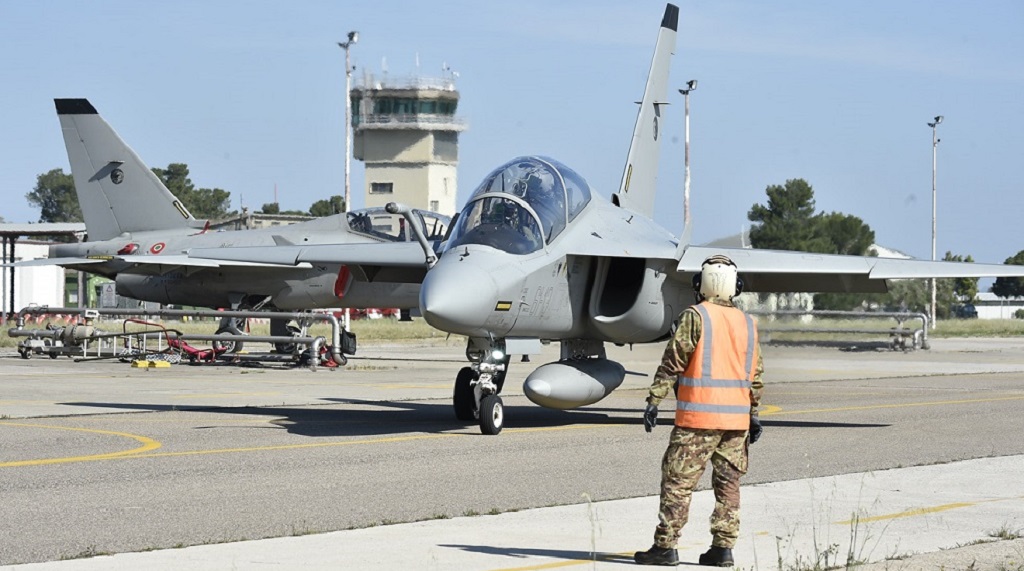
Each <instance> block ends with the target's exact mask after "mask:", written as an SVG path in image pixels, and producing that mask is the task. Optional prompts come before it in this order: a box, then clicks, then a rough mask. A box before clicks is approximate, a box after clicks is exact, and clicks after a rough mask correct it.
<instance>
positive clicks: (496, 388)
mask: <svg viewBox="0 0 1024 571" xmlns="http://www.w3.org/2000/svg"><path fill="white" fill-rule="evenodd" d="M507 364H508V358H507V356H502V358H500V359H498V360H497V361H487V360H483V361H474V362H473V364H472V366H470V367H463V368H462V369H461V370H459V374H458V375H456V376H455V388H454V390H453V391H452V408H453V409H454V410H455V418H457V419H459V420H461V421H463V422H470V421H474V420H476V421H478V422H479V423H480V432H481V433H483V434H489V435H495V434H498V433H499V432H501V429H502V427H503V426H504V424H505V407H504V404H503V403H502V402H501V397H499V396H498V393H499V392H501V388H502V385H504V383H505V372H506V366H507Z"/></svg>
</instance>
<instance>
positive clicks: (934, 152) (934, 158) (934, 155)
mask: <svg viewBox="0 0 1024 571" xmlns="http://www.w3.org/2000/svg"><path fill="white" fill-rule="evenodd" d="M939 123H942V115H936V116H935V121H933V122H931V123H928V126H929V127H931V128H932V261H933V262H934V261H935V227H936V224H935V215H936V207H935V197H936V193H935V169H936V166H937V160H938V151H939V138H938V130H937V127H938V126H939ZM935 305H936V304H935V278H932V307H931V321H932V329H935Z"/></svg>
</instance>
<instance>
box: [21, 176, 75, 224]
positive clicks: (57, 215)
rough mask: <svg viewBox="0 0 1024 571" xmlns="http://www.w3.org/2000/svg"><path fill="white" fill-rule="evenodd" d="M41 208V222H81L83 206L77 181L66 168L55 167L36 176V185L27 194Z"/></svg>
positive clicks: (33, 203) (29, 200)
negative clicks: (76, 188)
mask: <svg viewBox="0 0 1024 571" xmlns="http://www.w3.org/2000/svg"><path fill="white" fill-rule="evenodd" d="M25 198H26V199H27V200H28V202H29V204H31V205H33V206H36V207H38V208H39V209H40V212H39V221H40V222H81V221H82V220H83V218H82V208H81V207H80V206H79V204H78V195H77V194H75V181H74V179H73V178H72V177H71V175H70V174H66V173H65V172H64V169H53V170H51V171H50V172H47V173H43V174H41V175H39V176H38V177H37V178H36V187H35V189H33V190H32V192H29V193H28V194H26V195H25Z"/></svg>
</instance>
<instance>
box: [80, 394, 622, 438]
mask: <svg viewBox="0 0 1024 571" xmlns="http://www.w3.org/2000/svg"><path fill="white" fill-rule="evenodd" d="M323 400H326V401H331V402H336V403H339V404H348V405H354V406H356V407H357V408H351V409H344V410H342V409H337V408H326V407H317V406H311V407H299V406H295V407H273V406H271V407H211V406H181V405H166V404H145V403H113V402H69V403H63V404H67V405H71V406H88V407H96V408H117V409H122V410H125V409H127V410H137V411H147V412H174V411H178V412H182V411H185V412H200V413H211V414H231V415H239V416H242V415H250V416H262V417H269V418H271V419H273V420H272V423H273V424H274V425H275V426H273V427H268V428H272V429H280V428H284V429H286V430H288V432H289V433H292V434H297V435H301V436H309V437H314V438H318V437H319V438H322V437H344V436H394V435H400V434H410V433H432V434H442V433H448V432H460V431H463V430H465V429H467V428H468V429H472V434H478V432H477V430H476V426H477V423H476V422H475V421H472V422H463V421H459V420H457V419H456V418H455V414H454V412H453V411H452V407H451V404H449V403H447V402H445V403H416V402H388V401H368V400H367V401H364V400H354V399H323ZM362 407H373V408H372V409H367V408H362ZM641 423H642V420H641V419H639V418H636V419H634V418H616V417H612V416H609V415H607V414H602V413H596V412H589V411H586V410H576V411H562V410H550V409H545V408H541V407H537V406H533V405H528V406H509V405H506V406H505V428H506V429H517V428H552V427H562V426H571V425H574V424H607V425H624V426H625V425H639V424H641ZM211 424H212V425H214V426H212V427H204V428H214V427H215V425H216V423H215V422H213V423H211Z"/></svg>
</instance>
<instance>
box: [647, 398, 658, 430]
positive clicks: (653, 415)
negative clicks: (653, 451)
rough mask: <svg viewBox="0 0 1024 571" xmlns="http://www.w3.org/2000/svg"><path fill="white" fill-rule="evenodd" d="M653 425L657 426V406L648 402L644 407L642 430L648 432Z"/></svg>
mask: <svg viewBox="0 0 1024 571" xmlns="http://www.w3.org/2000/svg"><path fill="white" fill-rule="evenodd" d="M655 426H658V407H656V406H654V405H653V404H649V405H647V408H645V409H644V430H646V431H647V432H650V431H651V430H654V427H655Z"/></svg>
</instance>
